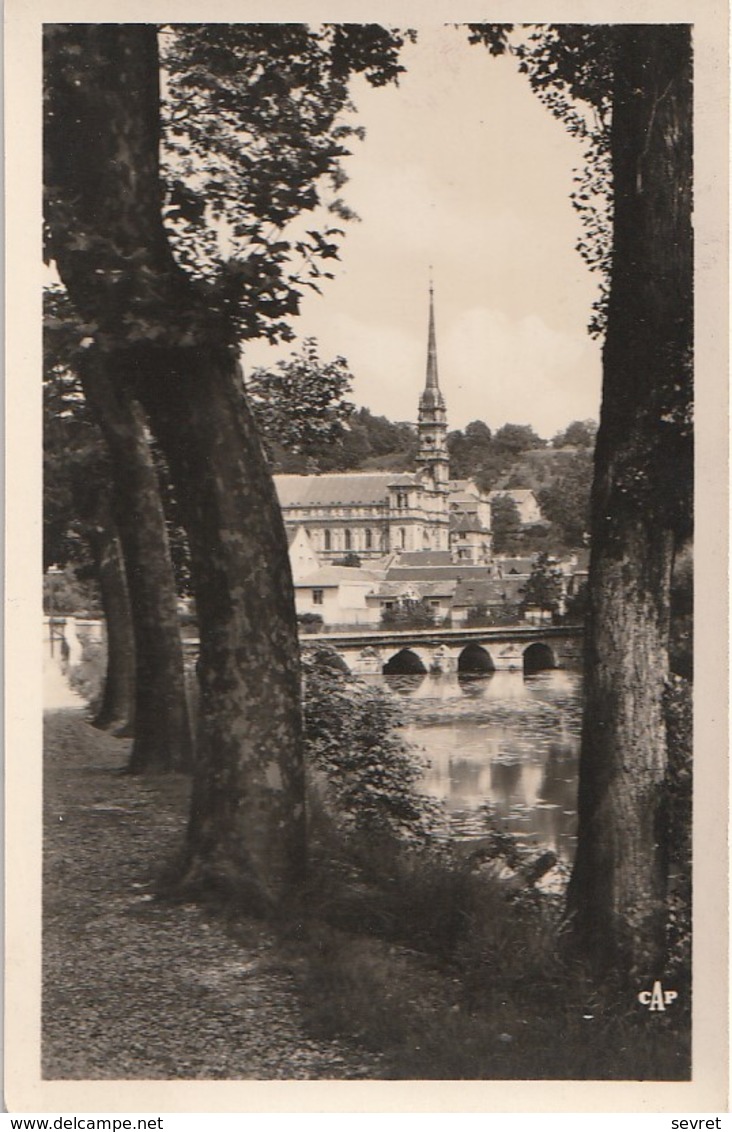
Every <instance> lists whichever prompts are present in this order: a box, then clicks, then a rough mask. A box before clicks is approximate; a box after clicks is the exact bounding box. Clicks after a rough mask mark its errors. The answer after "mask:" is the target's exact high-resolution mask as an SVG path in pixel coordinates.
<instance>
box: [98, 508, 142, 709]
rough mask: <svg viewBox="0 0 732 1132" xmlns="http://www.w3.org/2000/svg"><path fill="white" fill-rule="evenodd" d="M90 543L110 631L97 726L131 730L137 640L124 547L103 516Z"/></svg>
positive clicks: (107, 519)
mask: <svg viewBox="0 0 732 1132" xmlns="http://www.w3.org/2000/svg"><path fill="white" fill-rule="evenodd" d="M105 510H108V508H105ZM89 541H90V544H91V551H92V555H93V557H94V561H95V563H96V568H97V578H98V580H99V590H100V594H101V600H102V609H103V610H104V620H105V625H106V630H107V668H106V673H105V677H104V690H103V693H102V699H101V703H100V705H99V710H98V711H97V714H96V716H95V717H94V726H95V727H100V728H107V727H113V726H115V725H117V726H124V727H125V728H128V727H129V726H130V725H131V724H133V723H134V699H133V693H134V688H135V637H134V633H133V631H132V615H131V613H130V600H129V596H128V593H127V579H126V577H125V565H124V559H123V557H122V548H121V546H120V543H119V538H118V536H117V533H116V531H115V530H114V528H113V526H112V523H111V517H110V516H108V515H107V516H106V518H105V517H104V516H101V515H100V521H99V522H98V523H97V524H95V526H94V528H93V532H92V533H91V535H90V539H89Z"/></svg>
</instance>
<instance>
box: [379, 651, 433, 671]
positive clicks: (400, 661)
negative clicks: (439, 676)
mask: <svg viewBox="0 0 732 1132" xmlns="http://www.w3.org/2000/svg"><path fill="white" fill-rule="evenodd" d="M381 671H382V672H383V674H384V676H422V675H424V674H425V673H426V672H427V666H426V665H425V663H424V661H423V660H422V658H421V657H420V656H419V655H418V654H417V653H416V652H415V651H414V649H409V648H403V649H400V650H399V652H396V653H394V655H393V656H392V657H391V658H390V659H389V660H388V661H387V662H386V664H385V665H384V667H383V668H382V670H381Z"/></svg>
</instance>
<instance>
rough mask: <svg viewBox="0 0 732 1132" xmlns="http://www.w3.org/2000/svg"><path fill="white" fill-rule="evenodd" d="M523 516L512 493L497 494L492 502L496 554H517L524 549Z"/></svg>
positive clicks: (492, 528)
mask: <svg viewBox="0 0 732 1132" xmlns="http://www.w3.org/2000/svg"><path fill="white" fill-rule="evenodd" d="M522 529H523V528H522V526H521V516H520V514H519V509H518V507H517V506H516V503H515V502H514V500H513V499H512V498H511V496H510V495H497V496H496V498H495V499H494V500H493V502H492V504H491V530H492V532H493V552H494V554H516V553H518V552H520V551H521V550H522V549H523V545H524V541H523V538H522Z"/></svg>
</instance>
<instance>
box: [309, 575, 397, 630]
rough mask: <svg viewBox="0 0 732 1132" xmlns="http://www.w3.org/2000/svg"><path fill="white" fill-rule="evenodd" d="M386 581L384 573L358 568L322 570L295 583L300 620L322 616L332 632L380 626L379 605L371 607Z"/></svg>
mask: <svg viewBox="0 0 732 1132" xmlns="http://www.w3.org/2000/svg"><path fill="white" fill-rule="evenodd" d="M383 577H384V573H383V571H379V570H363V569H360V568H358V567H354V566H318V568H317V569H316V570H315V571H314V572H313V573H312V574H308V575H306V576H304V577H300V578H298V579H296V580H295V583H294V586H295V610H296V612H297V614H298V616H302V615H303V614H318V615H319V616H320V617H322V619H323V625H324V626H326V627H329V628H333V627H335V626H346V625H365V626H373V625H378V624H379V620H380V617H381V610H380V608H379V605H378V603H374V602H371V603H370V604H369V603H367V600H366V599H367V597H368V596H369V595H370V594H373V593H374V592H375V591H376V590H377V589H378V586H379V585H380V583H381V582H382V580H383Z"/></svg>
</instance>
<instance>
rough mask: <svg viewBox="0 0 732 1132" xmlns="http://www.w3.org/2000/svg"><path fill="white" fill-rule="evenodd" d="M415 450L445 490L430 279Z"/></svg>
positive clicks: (445, 454) (444, 420) (447, 479)
mask: <svg viewBox="0 0 732 1132" xmlns="http://www.w3.org/2000/svg"><path fill="white" fill-rule="evenodd" d="M417 433H418V435H419V450H418V452H417V464H418V466H419V467H420V468H424V469H425V470H426V471H427V472H428V473H429V475H430V476H431V478H432V481H433V483H434V484H435V487H438V488H441V489H442V490H445V491H446V490H447V486H448V484H449V482H450V464H449V456H448V452H447V413H446V411H445V398H444V397H443V396H442V392H441V390H440V386H439V382H438V379H437V342H436V338H435V303H434V289H433V287H432V283H431V282H430V319H429V331H428V335H427V380H426V382H425V387H424V391H423V393H422V395H421V397H420V399H419V417H418V421H417Z"/></svg>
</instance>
